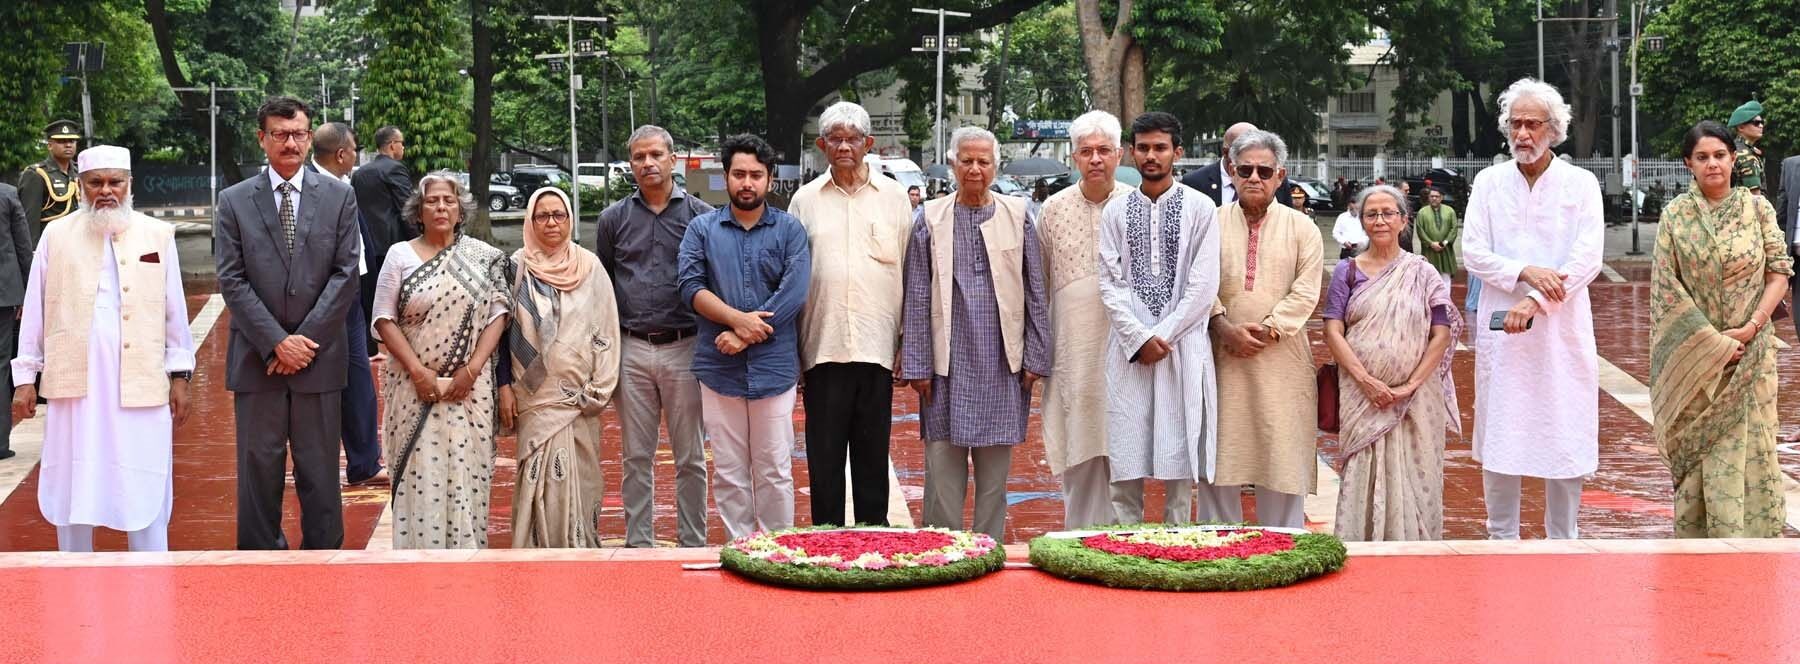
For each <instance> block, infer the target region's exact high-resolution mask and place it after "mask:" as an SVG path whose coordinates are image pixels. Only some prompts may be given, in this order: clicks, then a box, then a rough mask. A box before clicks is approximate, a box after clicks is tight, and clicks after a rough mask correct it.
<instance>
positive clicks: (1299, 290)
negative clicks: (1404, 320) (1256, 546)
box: [1198, 131, 1324, 528]
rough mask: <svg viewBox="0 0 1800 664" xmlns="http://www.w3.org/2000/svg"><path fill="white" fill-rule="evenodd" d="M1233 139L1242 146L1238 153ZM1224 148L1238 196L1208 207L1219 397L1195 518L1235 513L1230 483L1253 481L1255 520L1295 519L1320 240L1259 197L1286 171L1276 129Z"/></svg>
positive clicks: (1314, 417) (1314, 408) (1306, 479)
mask: <svg viewBox="0 0 1800 664" xmlns="http://www.w3.org/2000/svg"><path fill="white" fill-rule="evenodd" d="M1247 142H1248V143H1247ZM1264 145H1279V146H1280V149H1279V150H1274V149H1269V148H1267V147H1262V146H1264ZM1239 146H1248V147H1246V149H1244V150H1242V154H1241V157H1242V158H1241V159H1240V158H1239V155H1238V154H1236V153H1238V152H1239V150H1238V149H1236V148H1238V147H1239ZM1233 148H1234V149H1233V153H1234V155H1233V158H1232V166H1233V167H1234V168H1235V169H1238V170H1239V171H1240V172H1234V173H1233V174H1232V177H1233V179H1235V180H1236V181H1237V189H1238V202H1236V203H1233V204H1231V205H1227V206H1225V208H1224V209H1223V210H1220V212H1219V230H1220V233H1219V245H1220V250H1219V304H1218V306H1217V307H1215V308H1214V310H1213V311H1214V317H1213V334H1214V337H1215V342H1214V346H1213V357H1214V359H1215V360H1216V361H1217V362H1218V382H1219V403H1221V404H1223V405H1224V407H1222V408H1220V409H1219V452H1218V469H1217V470H1216V471H1215V473H1214V479H1213V484H1214V489H1213V490H1212V491H1206V490H1202V491H1200V492H1199V498H1198V512H1199V519H1200V520H1201V521H1208V520H1213V521H1226V522H1236V521H1242V520H1243V504H1242V502H1241V500H1240V498H1239V493H1240V485H1255V486H1256V520H1257V522H1258V523H1260V524H1262V525H1265V526H1285V527H1293V528H1298V527H1302V526H1304V525H1305V524H1306V513H1305V502H1304V498H1305V494H1308V493H1311V492H1312V491H1313V485H1314V482H1315V480H1316V479H1317V472H1318V471H1317V467H1318V463H1317V461H1316V449H1317V442H1316V441H1317V439H1318V396H1317V395H1318V387H1317V383H1316V382H1315V380H1314V376H1313V361H1312V346H1311V344H1310V343H1309V341H1308V339H1307V333H1306V321H1307V320H1308V319H1310V318H1312V314H1313V309H1314V308H1315V307H1316V306H1317V305H1318V303H1319V290H1320V285H1321V282H1322V281H1323V280H1324V266H1323V253H1324V245H1323V242H1322V241H1321V240H1320V238H1319V228H1318V226H1316V225H1314V224H1313V222H1312V220H1311V219H1310V218H1308V217H1307V216H1306V215H1304V214H1301V213H1300V212H1298V211H1295V210H1294V209H1292V208H1289V207H1287V206H1285V205H1272V204H1270V201H1272V200H1273V193H1274V192H1273V190H1274V189H1275V187H1274V184H1275V183H1279V182H1281V180H1282V177H1283V176H1284V175H1285V172H1286V169H1285V168H1282V166H1281V160H1280V159H1279V158H1277V156H1276V155H1277V154H1278V153H1285V152H1286V146H1285V145H1284V144H1282V143H1281V139H1280V138H1279V137H1276V136H1275V135H1274V134H1270V133H1268V132H1263V131H1256V132H1251V133H1248V134H1245V135H1244V136H1242V137H1240V138H1239V139H1238V143H1237V144H1234V146H1233ZM1283 156H1285V155H1283ZM1245 169H1249V170H1250V176H1248V177H1246V176H1244V175H1243V174H1242V171H1244V170H1245ZM1259 171H1260V172H1259ZM1270 172H1272V175H1270Z"/></svg>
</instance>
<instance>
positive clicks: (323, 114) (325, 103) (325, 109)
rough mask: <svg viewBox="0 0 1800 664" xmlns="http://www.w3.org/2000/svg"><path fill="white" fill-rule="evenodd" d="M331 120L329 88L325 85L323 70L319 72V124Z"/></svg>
mask: <svg viewBox="0 0 1800 664" xmlns="http://www.w3.org/2000/svg"><path fill="white" fill-rule="evenodd" d="M330 121H331V88H330V87H327V86H326V85H325V72H319V124H325V123H327V122H330Z"/></svg>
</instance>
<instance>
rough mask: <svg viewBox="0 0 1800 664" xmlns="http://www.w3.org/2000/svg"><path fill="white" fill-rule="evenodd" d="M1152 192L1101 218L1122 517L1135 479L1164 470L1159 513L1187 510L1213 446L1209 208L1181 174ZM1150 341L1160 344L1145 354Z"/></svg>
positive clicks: (1138, 497) (1214, 241) (1128, 515)
mask: <svg viewBox="0 0 1800 664" xmlns="http://www.w3.org/2000/svg"><path fill="white" fill-rule="evenodd" d="M1168 181H1169V182H1171V183H1174V178H1172V177H1171V178H1168ZM1150 182H1151V180H1150V179H1149V178H1146V179H1145V183H1146V185H1148V184H1149V183H1150ZM1159 193H1160V195H1159V196H1157V197H1155V198H1152V197H1150V196H1148V195H1146V194H1145V193H1144V191H1142V190H1137V191H1133V192H1131V193H1130V194H1127V195H1125V196H1123V197H1120V198H1118V199H1116V200H1114V201H1113V202H1112V203H1110V204H1108V205H1107V206H1106V214H1105V216H1104V217H1103V220H1102V221H1101V226H1100V263H1101V270H1102V273H1101V281H1100V293H1101V295H1102V297H1104V298H1105V300H1106V309H1107V313H1108V314H1110V315H1111V317H1112V326H1111V328H1112V329H1111V333H1110V334H1108V335H1107V339H1106V376H1107V387H1108V391H1109V394H1108V400H1107V403H1108V407H1107V418H1106V423H1107V436H1108V441H1109V449H1110V450H1111V454H1112V474H1113V486H1114V487H1115V488H1114V491H1113V509H1114V510H1115V511H1117V512H1118V513H1119V520H1120V521H1121V522H1123V523H1138V522H1141V521H1143V520H1144V479H1145V478H1155V479H1159V480H1162V481H1163V487H1164V494H1165V495H1166V502H1165V503H1164V507H1163V517H1162V521H1163V522H1164V523H1183V522H1186V521H1189V520H1191V519H1192V518H1193V517H1192V513H1193V498H1192V496H1193V487H1194V481H1195V480H1202V481H1207V482H1210V481H1211V480H1212V478H1213V455H1214V453H1216V452H1217V451H1218V446H1217V441H1216V438H1215V435H1216V431H1215V428H1216V427H1217V425H1218V398H1217V396H1216V390H1217V388H1216V387H1215V385H1214V382H1213V381H1214V379H1213V353H1212V342H1211V340H1209V339H1208V338H1207V332H1206V328H1207V319H1208V318H1209V315H1210V314H1211V312H1212V303H1213V300H1214V298H1216V297H1217V296H1218V292H1219V226H1218V223H1217V219H1216V218H1215V216H1216V210H1215V208H1214V207H1213V204H1212V200H1211V199H1208V198H1207V197H1206V196H1205V195H1204V194H1201V193H1200V192H1198V191H1195V190H1193V189H1191V188H1189V187H1188V186H1186V185H1182V184H1179V183H1176V184H1175V185H1174V186H1173V187H1168V188H1166V189H1165V190H1164V191H1162V192H1159ZM1151 343H1164V344H1166V346H1165V347H1166V348H1167V349H1168V350H1166V351H1159V354H1160V355H1161V356H1160V357H1155V358H1154V359H1152V358H1151V357H1150V356H1149V355H1150V354H1149V353H1148V352H1147V350H1148V349H1147V348H1146V347H1147V346H1149V345H1150V344H1151ZM1235 488H1236V487H1233V489H1235Z"/></svg>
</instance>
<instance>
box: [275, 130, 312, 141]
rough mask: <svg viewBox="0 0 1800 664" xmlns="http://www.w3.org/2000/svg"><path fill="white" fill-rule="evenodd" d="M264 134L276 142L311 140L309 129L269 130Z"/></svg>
mask: <svg viewBox="0 0 1800 664" xmlns="http://www.w3.org/2000/svg"><path fill="white" fill-rule="evenodd" d="M266 135H267V136H268V137H269V138H271V139H273V140H274V141H275V142H276V143H286V142H288V141H293V142H295V143H305V142H307V141H311V140H312V132H311V131H271V132H268V133H267V134H266Z"/></svg>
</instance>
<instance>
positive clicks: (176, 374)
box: [169, 371, 194, 381]
mask: <svg viewBox="0 0 1800 664" xmlns="http://www.w3.org/2000/svg"><path fill="white" fill-rule="evenodd" d="M177 378H179V379H181V380H186V381H191V380H193V379H194V372H192V371H171V372H169V380H175V379H177Z"/></svg>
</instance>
